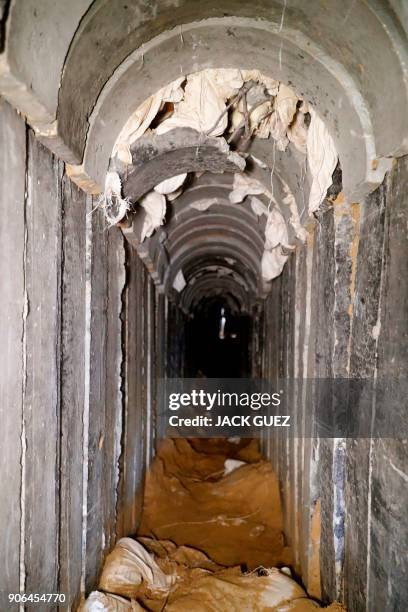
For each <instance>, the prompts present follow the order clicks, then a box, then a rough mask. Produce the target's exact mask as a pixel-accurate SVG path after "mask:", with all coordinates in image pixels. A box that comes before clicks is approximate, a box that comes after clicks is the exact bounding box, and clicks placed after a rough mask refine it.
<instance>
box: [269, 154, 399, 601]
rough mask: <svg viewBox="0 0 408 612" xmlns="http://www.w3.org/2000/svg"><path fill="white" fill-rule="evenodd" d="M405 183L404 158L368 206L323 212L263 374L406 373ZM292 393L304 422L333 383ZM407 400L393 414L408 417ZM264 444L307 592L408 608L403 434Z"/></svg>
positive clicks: (381, 411)
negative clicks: (320, 391)
mask: <svg viewBox="0 0 408 612" xmlns="http://www.w3.org/2000/svg"><path fill="white" fill-rule="evenodd" d="M407 186H408V158H407V157H404V158H402V159H400V160H399V161H398V162H397V163H395V164H394V167H393V169H392V171H391V172H390V173H389V174H387V176H386V179H385V181H384V184H383V185H382V186H381V187H379V188H378V189H377V190H376V191H375V192H373V193H372V194H371V195H369V196H368V197H367V198H366V199H365V201H364V202H363V203H362V204H361V205H358V204H352V205H348V204H347V203H346V202H345V201H338V202H336V204H335V205H334V207H331V206H328V207H327V208H326V210H323V211H322V212H321V213H320V214H319V215H318V216H317V219H316V225H315V228H314V231H313V233H312V234H311V235H310V236H309V239H308V242H307V244H306V245H305V246H304V247H303V248H301V249H299V250H297V251H296V253H295V254H294V256H293V257H292V258H291V260H290V265H288V266H287V267H286V268H285V269H284V272H283V274H282V276H281V277H280V278H278V279H276V280H275V281H274V282H273V286H272V291H271V294H270V296H268V298H267V299H266V303H265V310H264V312H263V315H262V317H261V319H260V321H259V323H258V325H259V326H260V329H261V330H262V333H261V334H260V337H261V339H262V340H261V341H262V342H263V347H262V350H261V355H262V362H261V364H260V368H261V371H262V372H263V375H264V376H265V377H267V378H271V379H272V380H277V379H278V378H284V377H286V376H288V377H294V378H296V377H298V378H314V377H317V378H319V377H320V378H324V377H333V378H347V377H352V378H353V377H354V378H369V377H378V379H381V378H383V377H387V376H388V377H389V376H391V377H397V378H398V377H402V378H404V377H406V375H407V324H406V321H407V316H408V311H407V309H408V295H407V288H406V261H405V258H406V252H407V251H406V250H407V248H408V236H407V224H406V220H407V214H408V213H407ZM290 399H291V400H292V401H293V402H294V403H295V405H296V406H297V414H296V420H297V423H298V425H299V427H300V431H307V428H308V427H309V426H310V419H313V418H314V415H316V412H317V411H318V406H316V401H324V402H336V397H335V392H334V391H333V395H332V396H331V397H324V398H323V399H322V398H321V399H320V400H319V399H318V398H316V397H313V396H312V395H311V393H310V390H307V391H306V390H305V392H303V393H302V392H301V391H299V396H298V397H293V396H291V398H290ZM338 409H339V410H343V409H345V406H344V405H339V406H338ZM400 410H401V412H400V415H397V414H396V413H395V414H394V418H398V416H399V417H400V418H401V417H402V419H404V417H403V414H404V410H405V409H404V408H403V407H401V408H400ZM372 411H373V412H372V415H370V418H371V417H372V418H373V427H374V426H375V423H376V422H381V420H382V419H385V418H386V416H387V414H388V413H389V406H388V404H387V402H386V401H384V399H382V400H381V399H378V402H377V403H376V405H373V407H372ZM366 416H367V415H365V414H360V415H359V418H360V419H361V422H363V420H364V418H365V417H366ZM264 449H265V452H266V453H267V455H268V456H269V457H270V458H271V461H272V463H273V465H274V466H275V469H277V472H278V474H279V477H280V482H281V487H282V497H283V502H284V516H285V521H286V534H287V536H288V538H289V542H290V543H291V545H292V546H293V548H294V551H295V555H296V557H295V562H296V564H297V567H298V571H299V574H300V575H301V576H302V579H303V580H304V581H305V584H306V585H307V586H308V588H309V589H310V590H311V592H312V593H313V592H315V593H316V594H317V595H318V596H322V597H323V599H325V600H327V601H328V600H333V599H336V598H338V599H340V600H341V601H344V602H345V604H346V606H347V609H348V610H403V609H404V607H405V602H406V601H407V598H408V593H407V586H406V585H407V566H406V556H405V552H404V551H406V549H407V544H408V541H407V532H408V526H407V517H406V512H405V507H406V503H407V501H408V499H407V488H406V484H405V485H404V482H405V483H406V474H405V471H404V470H405V468H404V464H405V465H406V457H407V443H406V440H393V439H373V440H371V441H370V440H368V439H365V438H359V439H352V438H347V439H330V438H322V439H320V440H318V439H311V438H308V437H305V438H301V439H295V440H294V439H289V438H288V439H287V440H283V441H282V440H281V441H280V442H279V443H278V444H271V442H270V440H268V439H265V440H264ZM319 523H320V525H319ZM318 541H320V553H319V552H318V545H317V542H318ZM319 554H320V558H319ZM316 555H317V556H316ZM317 568H320V571H319V569H317ZM316 569H317V571H316Z"/></svg>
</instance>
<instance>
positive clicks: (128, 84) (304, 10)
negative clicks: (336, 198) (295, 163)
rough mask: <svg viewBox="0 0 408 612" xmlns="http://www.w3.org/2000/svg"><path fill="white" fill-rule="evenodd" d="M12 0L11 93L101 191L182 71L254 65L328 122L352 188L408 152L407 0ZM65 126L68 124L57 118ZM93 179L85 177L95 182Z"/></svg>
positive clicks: (5, 68) (4, 71) (1, 82)
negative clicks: (128, 139) (148, 109)
mask: <svg viewBox="0 0 408 612" xmlns="http://www.w3.org/2000/svg"><path fill="white" fill-rule="evenodd" d="M40 5H41V6H39V3H37V2H35V0H13V1H12V2H11V5H10V9H9V11H8V19H7V24H6V25H7V27H6V41H5V45H4V53H3V54H2V56H1V60H0V91H1V93H2V94H3V95H4V96H5V97H6V98H8V99H10V100H11V102H12V103H14V104H15V105H16V106H17V107H18V108H19V109H20V110H21V111H22V112H23V113H24V114H26V115H27V116H28V118H29V120H30V121H31V122H32V124H33V125H34V127H36V128H37V130H38V131H40V132H42V134H43V136H44V138H45V139H46V140H47V141H48V143H49V145H50V147H53V148H54V149H55V150H57V151H58V152H59V153H60V154H61V155H62V156H63V157H64V158H65V159H66V160H67V161H70V162H74V163H77V164H81V163H82V162H83V169H82V177H83V179H87V180H88V183H87V186H88V187H89V186H91V185H93V186H94V188H95V189H96V188H97V186H98V185H99V187H100V186H101V184H102V183H103V178H104V175H105V172H106V169H107V166H108V161H109V156H110V154H111V150H112V145H113V143H114V141H115V138H116V136H117V135H118V133H119V131H120V129H121V127H122V126H123V125H124V123H125V122H126V120H127V118H128V117H129V115H130V114H131V112H132V111H134V110H135V108H136V107H137V106H138V105H139V104H140V103H141V102H142V101H143V100H144V99H145V98H146V97H147V96H148V95H149V94H150V93H153V92H154V91H156V90H157V89H159V88H160V87H161V86H163V84H165V83H166V82H169V81H170V80H172V79H174V78H176V77H178V76H179V75H180V73H184V74H186V73H189V72H194V71H198V70H200V69H202V68H206V67H239V68H256V69H259V70H261V71H262V72H263V73H264V74H265V75H267V76H271V77H273V78H276V79H279V80H280V81H282V82H284V83H286V84H291V85H292V86H293V87H294V88H295V89H296V91H297V92H298V93H299V95H302V96H303V97H305V98H306V99H307V100H308V101H309V102H311V103H312V104H313V105H314V106H315V108H316V109H317V110H318V112H319V114H320V115H321V116H322V117H324V119H325V122H326V124H327V126H328V127H329V129H330V132H331V135H332V137H333V138H334V140H335V142H336V146H337V149H338V151H339V155H340V161H341V165H342V169H343V175H344V178H343V183H344V188H345V191H346V193H347V194H348V195H349V196H350V197H353V199H357V198H359V197H361V195H363V194H364V193H365V192H367V190H369V189H371V188H373V187H375V186H376V185H377V184H378V182H380V181H381V180H382V176H383V173H384V170H385V168H386V167H388V166H387V163H386V161H387V160H386V158H388V157H390V156H395V155H399V154H403V153H406V152H407V150H408V139H407V133H408V116H407V113H406V112H404V109H406V108H407V99H408V98H407V91H408V88H407V86H408V78H407V70H408V68H407V66H408V61H407V56H408V52H407V38H406V31H405V30H404V25H406V9H405V8H404V3H401V2H399V1H398V0H393V1H392V2H391V1H387V0H369V1H363V0H345V1H344V2H338V0H329V1H328V2H321V1H320V0H311V1H309V2H307V3H305V2H304V0H285V1H283V0H268V1H267V0H254V1H252V2H242V1H240V0H207V1H205V2H199V3H198V2H196V1H195V0H160V1H159V0H157V1H154V0H152V1H150V2H142V1H141V0H123V1H118V2H111V1H108V0H96V1H95V2H93V3H92V4H90V3H89V0H71V1H70V2H69V3H62V4H61V3H58V2H51V1H50V0H44V1H42V2H41V3H40ZM55 120H56V123H55ZM83 185H86V183H83Z"/></svg>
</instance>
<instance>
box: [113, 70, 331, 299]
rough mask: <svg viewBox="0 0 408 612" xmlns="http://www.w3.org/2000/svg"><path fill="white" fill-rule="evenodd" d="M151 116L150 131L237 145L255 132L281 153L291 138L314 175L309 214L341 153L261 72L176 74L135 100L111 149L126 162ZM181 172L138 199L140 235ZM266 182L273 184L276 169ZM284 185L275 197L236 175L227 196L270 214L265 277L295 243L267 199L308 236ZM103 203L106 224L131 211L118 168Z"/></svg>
mask: <svg viewBox="0 0 408 612" xmlns="http://www.w3.org/2000/svg"><path fill="white" fill-rule="evenodd" d="M244 86H245V87H244ZM169 103H170V104H169ZM307 113H310V118H311V119H310V125H309V127H308V126H307V121H306V114H307ZM153 121H155V123H154V127H153V128H152V129H154V131H155V132H156V133H157V134H163V133H165V132H168V131H169V130H172V129H174V128H177V127H189V128H192V129H194V130H196V131H198V132H200V133H202V134H207V135H211V136H214V137H222V136H224V137H225V138H228V133H229V134H230V138H229V139H228V142H232V143H233V146H237V147H238V150H239V146H238V145H239V143H240V142H241V141H240V138H241V136H242V143H245V142H249V140H250V139H251V138H253V137H258V138H263V139H267V138H269V137H271V138H272V139H273V140H274V143H273V147H274V148H275V147H276V148H277V149H278V150H279V151H285V150H286V149H287V147H288V144H289V143H292V144H293V146H294V147H296V149H297V150H298V151H300V152H301V153H302V154H303V155H306V157H307V162H308V165H309V169H310V175H311V179H312V181H311V189H310V194H309V203H308V213H309V214H313V213H315V212H316V211H317V210H318V208H319V207H320V205H321V203H322V202H323V200H324V198H325V195H326V193H327V189H328V188H329V187H330V185H331V183H332V175H333V172H334V169H335V167H336V164H337V160H338V156H337V152H336V149H335V146H334V142H333V140H332V138H331V136H330V134H329V132H328V130H327V128H326V126H325V124H324V123H323V121H322V120H321V119H320V118H319V117H318V115H317V114H316V112H315V111H314V110H313V109H312V108H309V105H308V104H307V102H306V101H304V100H302V99H301V98H299V97H298V96H297V94H296V93H295V91H294V90H293V89H292V88H291V87H288V86H287V85H285V84H284V83H280V82H278V81H276V80H274V79H271V78H269V77H266V76H265V75H263V74H261V73H260V72H259V71H258V70H239V69H212V68H209V69H205V70H202V71H201V72H198V73H193V74H189V75H187V76H181V77H180V78H179V79H177V80H175V81H173V82H172V83H169V84H168V85H167V86H166V87H163V88H162V89H160V90H159V91H158V92H157V93H156V94H154V95H152V96H150V97H149V98H148V99H147V100H146V101H145V102H144V103H143V104H142V105H141V106H139V108H138V109H137V110H136V111H135V113H133V115H132V116H131V117H130V119H129V121H128V122H127V123H126V125H125V126H124V128H123V129H122V131H121V133H120V135H119V137H118V140H117V142H116V144H115V147H114V152H113V153H114V154H117V155H118V157H119V158H120V159H121V160H122V161H123V162H125V163H126V164H131V163H132V156H131V153H130V146H131V144H132V143H133V142H134V141H135V140H137V139H138V138H140V136H142V135H143V133H144V132H145V131H146V130H147V129H149V128H151V126H152V123H153ZM237 143H238V145H237ZM243 150H246V149H245V148H243ZM251 157H252V158H253V160H254V162H255V163H256V164H257V165H259V166H260V167H262V168H264V169H265V168H266V165H265V164H264V163H263V162H262V161H261V160H259V159H257V158H255V157H253V156H251ZM274 159H275V149H274ZM274 163H275V162H274ZM305 163H306V162H305ZM186 176H187V175H186V173H184V174H180V175H178V176H175V177H172V178H169V179H166V180H164V181H162V182H161V183H160V184H158V185H156V186H155V187H154V190H153V192H151V193H149V194H147V195H146V196H144V198H142V199H141V200H140V202H139V203H140V205H141V206H142V207H143V208H144V209H145V210H146V218H145V221H144V225H143V229H142V241H143V240H144V239H145V238H146V237H150V236H151V235H152V234H153V233H154V231H155V230H156V229H157V228H158V227H159V226H160V225H162V224H163V222H164V218H165V213H166V200H167V201H172V200H174V199H176V198H177V197H178V196H179V195H180V194H181V193H182V191H183V188H184V187H183V186H184V183H185V179H186ZM196 176H199V173H196ZM270 180H271V185H272V181H273V168H272V170H271V178H270ZM281 180H282V179H281ZM282 184H283V192H284V196H283V198H282V201H279V203H278V202H277V201H276V198H275V197H274V194H273V192H274V190H273V187H272V186H271V191H269V190H268V189H267V188H266V187H265V186H264V185H263V184H262V183H261V182H260V181H258V180H256V179H254V178H252V177H251V176H249V175H248V174H247V173H245V172H242V173H236V174H234V179H233V188H232V190H231V193H230V195H229V199H230V202H231V203H233V204H238V203H240V202H243V201H244V199H245V198H246V197H247V196H252V198H251V200H250V205H251V208H252V210H253V211H254V213H255V214H256V215H257V216H258V217H261V216H262V215H265V216H267V224H266V229H265V250H264V252H263V256H262V261H261V266H260V267H261V273H262V277H263V279H264V280H266V281H270V280H272V279H274V278H276V277H277V276H279V275H280V274H281V272H282V270H283V267H284V265H285V263H286V261H287V259H288V254H287V252H286V251H285V250H284V249H288V248H293V247H292V246H291V245H289V244H288V238H287V230H286V237H285V236H284V234H285V230H284V228H283V225H286V221H285V220H284V217H283V216H281V217H280V219H279V222H278V221H277V220H276V219H273V218H272V217H271V215H270V211H269V208H270V206H271V204H273V205H274V206H275V209H278V207H279V205H280V211H282V210H284V208H283V207H284V206H287V207H288V209H289V211H290V219H289V220H288V223H290V225H291V226H292V227H293V230H294V232H295V234H296V238H297V239H298V240H300V241H302V242H305V240H306V237H307V234H306V230H305V228H304V227H303V226H302V221H301V219H300V215H299V208H298V205H297V202H296V199H295V196H294V194H293V193H292V192H291V190H290V189H289V187H288V185H287V184H286V183H284V181H282ZM261 195H265V196H266V197H267V198H268V199H269V206H267V207H266V206H265V204H264V203H263V202H262V200H261V199H260V198H257V197H256V196H261ZM215 202H216V200H215V199H210V200H207V201H199V202H193V203H192V204H190V208H194V209H196V210H198V211H200V212H204V211H205V210H207V209H208V208H209V207H210V206H212V204H214V203H215ZM103 206H104V210H105V215H106V217H107V219H108V223H109V225H114V224H116V223H118V222H120V221H121V220H122V219H123V218H124V217H125V216H126V214H127V211H128V209H129V202H128V201H127V200H126V199H123V198H122V194H121V185H120V179H119V176H118V175H117V174H116V175H115V173H109V175H108V178H107V187H106V189H105V197H104V202H103ZM304 208H305V207H304ZM277 214H278V213H276V215H277ZM279 214H280V213H279ZM272 245H274V246H272ZM183 281H184V279H183ZM175 282H176V286H175V289H176V290H177V291H182V290H183V289H184V286H185V285H184V284H183V282H181V283H180V286H182V288H181V289H180V288H178V287H179V284H178V281H175Z"/></svg>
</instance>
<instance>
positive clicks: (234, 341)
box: [185, 294, 251, 378]
mask: <svg viewBox="0 0 408 612" xmlns="http://www.w3.org/2000/svg"><path fill="white" fill-rule="evenodd" d="M231 301H232V300H231V299H228V296H225V297H224V296H223V295H222V294H221V295H220V296H219V297H216V298H207V299H202V300H201V302H199V304H197V306H196V308H195V310H194V311H193V312H192V313H191V314H192V320H191V322H189V324H188V327H187V329H186V349H185V350H186V357H185V361H186V368H185V373H186V376H187V377H189V378H199V377H200V376H204V377H206V378H247V377H249V376H250V346H251V342H250V333H251V321H250V317H249V315H248V314H246V313H244V312H241V309H240V308H239V305H237V304H236V303H235V304H234V302H232V304H231Z"/></svg>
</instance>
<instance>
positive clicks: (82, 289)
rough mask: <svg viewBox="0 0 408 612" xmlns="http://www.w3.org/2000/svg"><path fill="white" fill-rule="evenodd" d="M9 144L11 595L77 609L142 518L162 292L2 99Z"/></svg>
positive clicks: (4, 583) (1, 464)
mask: <svg viewBox="0 0 408 612" xmlns="http://www.w3.org/2000/svg"><path fill="white" fill-rule="evenodd" d="M0 137H1V142H2V143H7V146H6V147H4V146H2V147H1V152H0V169H1V170H0V172H1V176H2V181H1V188H0V208H1V217H2V222H1V224H0V227H1V239H0V245H1V246H0V248H1V257H0V266H1V278H2V296H1V299H0V313H1V314H0V328H1V338H2V345H3V349H2V351H1V357H0V360H1V370H2V373H3V374H4V376H1V382H0V397H1V403H0V413H1V423H2V434H3V440H2V444H1V453H0V473H1V481H2V483H3V484H2V487H3V489H2V496H1V497H2V501H1V504H0V521H1V524H2V526H3V527H2V529H1V536H0V538H1V543H0V548H1V550H2V553H3V554H2V555H1V561H0V584H1V589H0V591H1V597H2V598H4V597H6V593H8V592H13V593H14V592H19V590H20V586H21V588H23V589H24V590H25V591H27V592H28V591H31V592H38V591H39V589H40V588H41V589H42V590H43V591H44V592H49V593H52V592H65V593H66V595H67V606H66V608H64V609H68V606H69V609H76V605H77V604H78V602H79V598H80V593H81V592H83V591H84V590H86V591H87V592H88V591H89V590H91V589H92V588H94V587H95V585H96V582H97V578H98V575H99V572H100V570H101V564H102V562H103V559H104V558H105V556H106V554H107V553H108V552H109V550H111V548H112V547H113V545H114V543H115V542H116V540H117V539H118V538H119V537H120V536H122V535H124V534H129V533H133V532H134V531H135V529H136V526H137V524H138V520H139V513H140V502H141V499H140V498H139V501H137V500H136V494H137V493H138V491H139V489H140V485H141V482H142V478H143V473H144V469H145V466H146V464H147V463H148V462H149V460H150V457H151V454H152V452H153V446H152V444H153V435H154V432H153V430H152V423H153V418H152V411H153V404H154V384H153V382H154V379H155V377H156V376H158V375H160V373H161V371H162V370H161V369H162V368H163V367H164V365H163V362H162V359H163V357H164V353H165V351H164V349H163V346H162V343H163V338H165V332H163V325H164V303H163V296H161V297H159V296H157V295H156V292H155V289H154V286H153V282H152V280H151V279H150V276H149V274H148V272H147V270H146V268H145V266H144V265H143V263H142V262H141V260H140V259H139V257H138V256H137V255H136V254H135V253H134V252H132V250H131V249H129V247H128V246H127V244H126V243H125V241H124V239H123V237H122V235H121V232H120V230H118V229H113V231H109V232H107V231H106V227H105V223H104V220H103V216H102V215H101V214H100V211H98V210H97V211H94V212H92V211H93V209H94V207H95V205H96V203H97V202H96V200H95V199H93V198H92V197H90V196H87V195H86V194H84V193H83V192H82V191H80V190H79V189H78V188H77V187H76V186H75V185H74V184H73V183H71V181H70V180H69V178H68V177H67V175H66V173H65V170H64V165H63V164H62V163H61V162H59V161H58V160H57V159H56V158H55V157H54V156H53V155H52V154H51V153H50V152H49V151H48V150H47V149H46V148H45V147H44V146H43V145H41V144H40V143H39V142H38V140H37V139H36V138H35V136H34V134H33V132H32V131H31V130H29V129H28V127H27V126H26V124H25V123H24V121H23V120H22V119H21V117H19V116H18V115H17V114H16V113H15V111H14V110H12V109H11V107H10V106H9V105H8V104H7V103H5V102H4V101H2V102H1V105H0ZM6 177H7V178H6ZM155 321H156V324H155ZM156 335H157V343H156ZM135 408H137V409H135ZM8 605H9V604H8V601H7V600H5V601H3V600H2V601H1V602H0V609H1V610H6V609H9V607H8Z"/></svg>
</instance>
